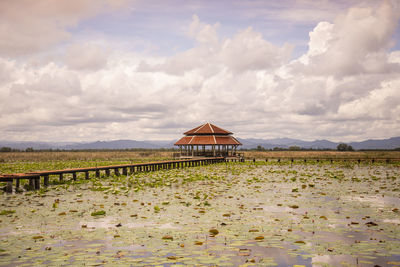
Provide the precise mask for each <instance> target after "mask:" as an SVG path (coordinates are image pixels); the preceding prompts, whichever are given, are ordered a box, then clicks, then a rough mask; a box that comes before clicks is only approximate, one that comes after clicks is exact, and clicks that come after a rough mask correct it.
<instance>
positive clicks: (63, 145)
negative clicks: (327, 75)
mask: <svg viewBox="0 0 400 267" xmlns="http://www.w3.org/2000/svg"><path fill="white" fill-rule="evenodd" d="M237 139H238V140H239V141H240V142H241V143H242V144H243V145H242V146H241V147H240V148H243V149H255V148H257V147H258V146H261V147H263V148H265V149H274V148H276V147H279V148H285V149H287V148H290V147H294V146H296V147H300V148H304V149H336V148H337V146H338V145H339V144H340V142H332V141H329V140H314V141H303V140H299V139H291V138H275V139H255V138H247V139H246V138H237ZM175 141H176V140H166V141H137V140H112V141H95V142H8V141H0V147H9V148H12V149H18V150H25V149H27V148H33V149H34V150H46V149H60V150H83V149H93V150H96V149H98V150H100V149H134V148H143V149H161V148H173V147H174V143H175ZM347 144H348V145H351V146H352V147H353V148H354V149H355V150H361V149H365V150H367V149H373V150H375V149H396V148H400V137H392V138H388V139H369V140H365V141H361V142H350V143H347Z"/></svg>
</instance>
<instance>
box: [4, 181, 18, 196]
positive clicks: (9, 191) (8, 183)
mask: <svg viewBox="0 0 400 267" xmlns="http://www.w3.org/2000/svg"><path fill="white" fill-rule="evenodd" d="M17 180H18V179H17ZM12 188H13V180H11V181H8V182H7V186H6V192H7V193H12V191H13V189H12Z"/></svg>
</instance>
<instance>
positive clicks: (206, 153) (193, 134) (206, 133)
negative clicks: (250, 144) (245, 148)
mask: <svg viewBox="0 0 400 267" xmlns="http://www.w3.org/2000/svg"><path fill="white" fill-rule="evenodd" d="M184 135H185V136H184V137H182V138H181V139H179V140H178V141H177V142H176V143H175V144H174V145H175V146H178V147H179V150H180V157H181V158H190V157H216V156H221V157H236V156H237V154H238V153H236V149H237V147H238V146H241V145H242V143H240V142H239V141H238V140H237V139H236V138H235V137H233V136H232V133H231V132H229V131H226V130H224V129H222V128H220V127H218V126H215V125H214V124H211V123H205V124H203V125H200V126H198V127H196V128H194V129H192V130H190V131H187V132H185V133H184Z"/></svg>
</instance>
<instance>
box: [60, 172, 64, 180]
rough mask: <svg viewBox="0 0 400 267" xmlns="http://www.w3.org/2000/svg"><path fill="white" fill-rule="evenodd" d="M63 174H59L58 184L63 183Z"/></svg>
mask: <svg viewBox="0 0 400 267" xmlns="http://www.w3.org/2000/svg"><path fill="white" fill-rule="evenodd" d="M63 179H64V178H63V174H62V173H60V182H62V181H63Z"/></svg>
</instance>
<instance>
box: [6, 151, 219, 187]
mask: <svg viewBox="0 0 400 267" xmlns="http://www.w3.org/2000/svg"><path fill="white" fill-rule="evenodd" d="M220 162H225V158H224V157H212V158H195V159H184V160H172V161H157V162H146V163H136V164H123V165H112V166H99V167H87V168H74V169H64V170H50V171H39V172H30V173H13V174H3V175H0V182H7V187H6V192H12V191H13V184H14V181H15V187H16V188H19V187H20V181H21V180H29V188H31V189H35V190H38V189H40V184H41V179H42V178H43V185H44V186H48V185H49V176H50V175H58V176H59V179H60V181H62V180H63V179H64V175H65V174H72V179H73V180H76V179H77V173H82V172H83V173H85V179H89V177H90V172H95V175H96V177H100V174H101V171H104V172H105V175H106V176H110V175H111V171H113V172H114V175H121V172H120V170H122V175H128V173H130V174H132V173H135V172H148V171H158V170H169V169H179V168H184V167H195V166H203V165H209V164H214V163H220Z"/></svg>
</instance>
